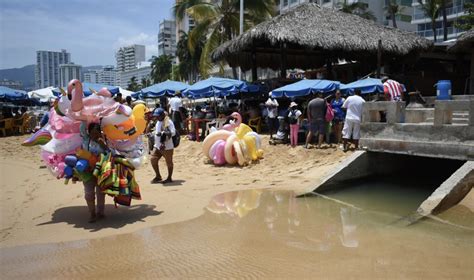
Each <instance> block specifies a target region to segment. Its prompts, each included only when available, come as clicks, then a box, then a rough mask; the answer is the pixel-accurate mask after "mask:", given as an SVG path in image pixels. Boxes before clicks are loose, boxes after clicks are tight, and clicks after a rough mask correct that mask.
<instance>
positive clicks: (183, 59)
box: [176, 31, 204, 81]
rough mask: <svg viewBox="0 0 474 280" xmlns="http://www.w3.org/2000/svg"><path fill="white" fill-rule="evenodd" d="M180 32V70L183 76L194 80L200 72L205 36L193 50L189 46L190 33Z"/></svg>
mask: <svg viewBox="0 0 474 280" xmlns="http://www.w3.org/2000/svg"><path fill="white" fill-rule="evenodd" d="M179 34H180V37H179V41H178V44H177V48H176V49H177V50H176V56H177V57H178V59H179V65H178V72H179V75H180V76H181V78H183V79H185V80H188V81H194V80H196V79H197V75H198V73H199V60H200V58H201V53H202V48H203V47H204V38H201V39H200V40H199V42H198V43H197V44H196V46H195V47H194V49H193V50H192V51H191V50H190V48H189V47H188V45H189V44H188V41H189V36H188V34H187V33H186V32H183V31H180V33H179Z"/></svg>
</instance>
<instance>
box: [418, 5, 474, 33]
mask: <svg viewBox="0 0 474 280" xmlns="http://www.w3.org/2000/svg"><path fill="white" fill-rule="evenodd" d="M446 2H447V6H446V14H447V19H448V24H447V27H448V40H450V39H454V38H457V37H458V36H459V35H461V33H463V32H464V31H463V30H461V29H458V28H456V27H454V24H455V23H456V22H457V21H458V19H459V17H460V16H463V15H465V14H466V11H465V10H464V4H465V3H469V2H472V0H453V1H446ZM412 6H413V19H412V21H411V23H412V24H413V25H415V26H416V33H417V34H418V35H420V36H422V37H425V38H427V39H430V40H434V34H433V30H432V25H431V20H430V18H429V17H427V16H426V15H425V13H424V12H423V10H422V8H421V5H420V3H418V0H413V4H412ZM436 37H437V38H436V40H437V41H443V15H442V13H441V11H440V12H439V16H438V18H437V19H436Z"/></svg>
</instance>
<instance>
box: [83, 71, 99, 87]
mask: <svg viewBox="0 0 474 280" xmlns="http://www.w3.org/2000/svg"><path fill="white" fill-rule="evenodd" d="M99 72H100V70H89V71H87V72H84V82H85V83H94V84H96V83H99Z"/></svg>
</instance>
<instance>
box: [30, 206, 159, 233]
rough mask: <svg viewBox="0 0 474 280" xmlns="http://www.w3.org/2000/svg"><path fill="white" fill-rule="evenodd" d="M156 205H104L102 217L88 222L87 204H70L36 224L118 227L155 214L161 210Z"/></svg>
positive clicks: (94, 227) (88, 228)
mask: <svg viewBox="0 0 474 280" xmlns="http://www.w3.org/2000/svg"><path fill="white" fill-rule="evenodd" d="M155 208H156V206H154V205H147V204H139V205H132V206H131V207H126V206H119V207H118V208H115V207H114V206H113V205H110V204H109V205H106V206H105V215H106V217H105V218H104V219H101V220H98V221H97V222H95V223H89V222H88V220H89V219H88V218H89V212H88V210H87V206H85V205H84V206H71V207H64V208H59V209H56V211H55V212H54V213H53V215H52V217H51V221H49V222H46V223H41V224H38V225H37V226H43V225H50V224H57V223H67V224H70V225H73V226H74V227H75V228H83V229H87V230H90V231H91V232H95V231H99V230H101V229H106V228H115V229H119V228H122V227H124V226H126V225H129V224H133V223H136V222H144V219H145V218H146V217H149V216H157V215H160V214H161V213H163V211H156V210H155Z"/></svg>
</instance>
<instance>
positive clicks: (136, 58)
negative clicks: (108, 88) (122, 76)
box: [115, 45, 145, 72]
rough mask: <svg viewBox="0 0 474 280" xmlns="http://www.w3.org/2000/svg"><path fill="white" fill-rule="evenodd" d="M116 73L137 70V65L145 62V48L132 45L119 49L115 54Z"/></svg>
mask: <svg viewBox="0 0 474 280" xmlns="http://www.w3.org/2000/svg"><path fill="white" fill-rule="evenodd" d="M115 59H116V61H117V71H118V72H123V71H129V70H132V69H136V68H137V63H139V62H142V61H145V46H143V45H132V46H127V47H121V48H120V49H119V50H118V51H117V53H116V54H115Z"/></svg>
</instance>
